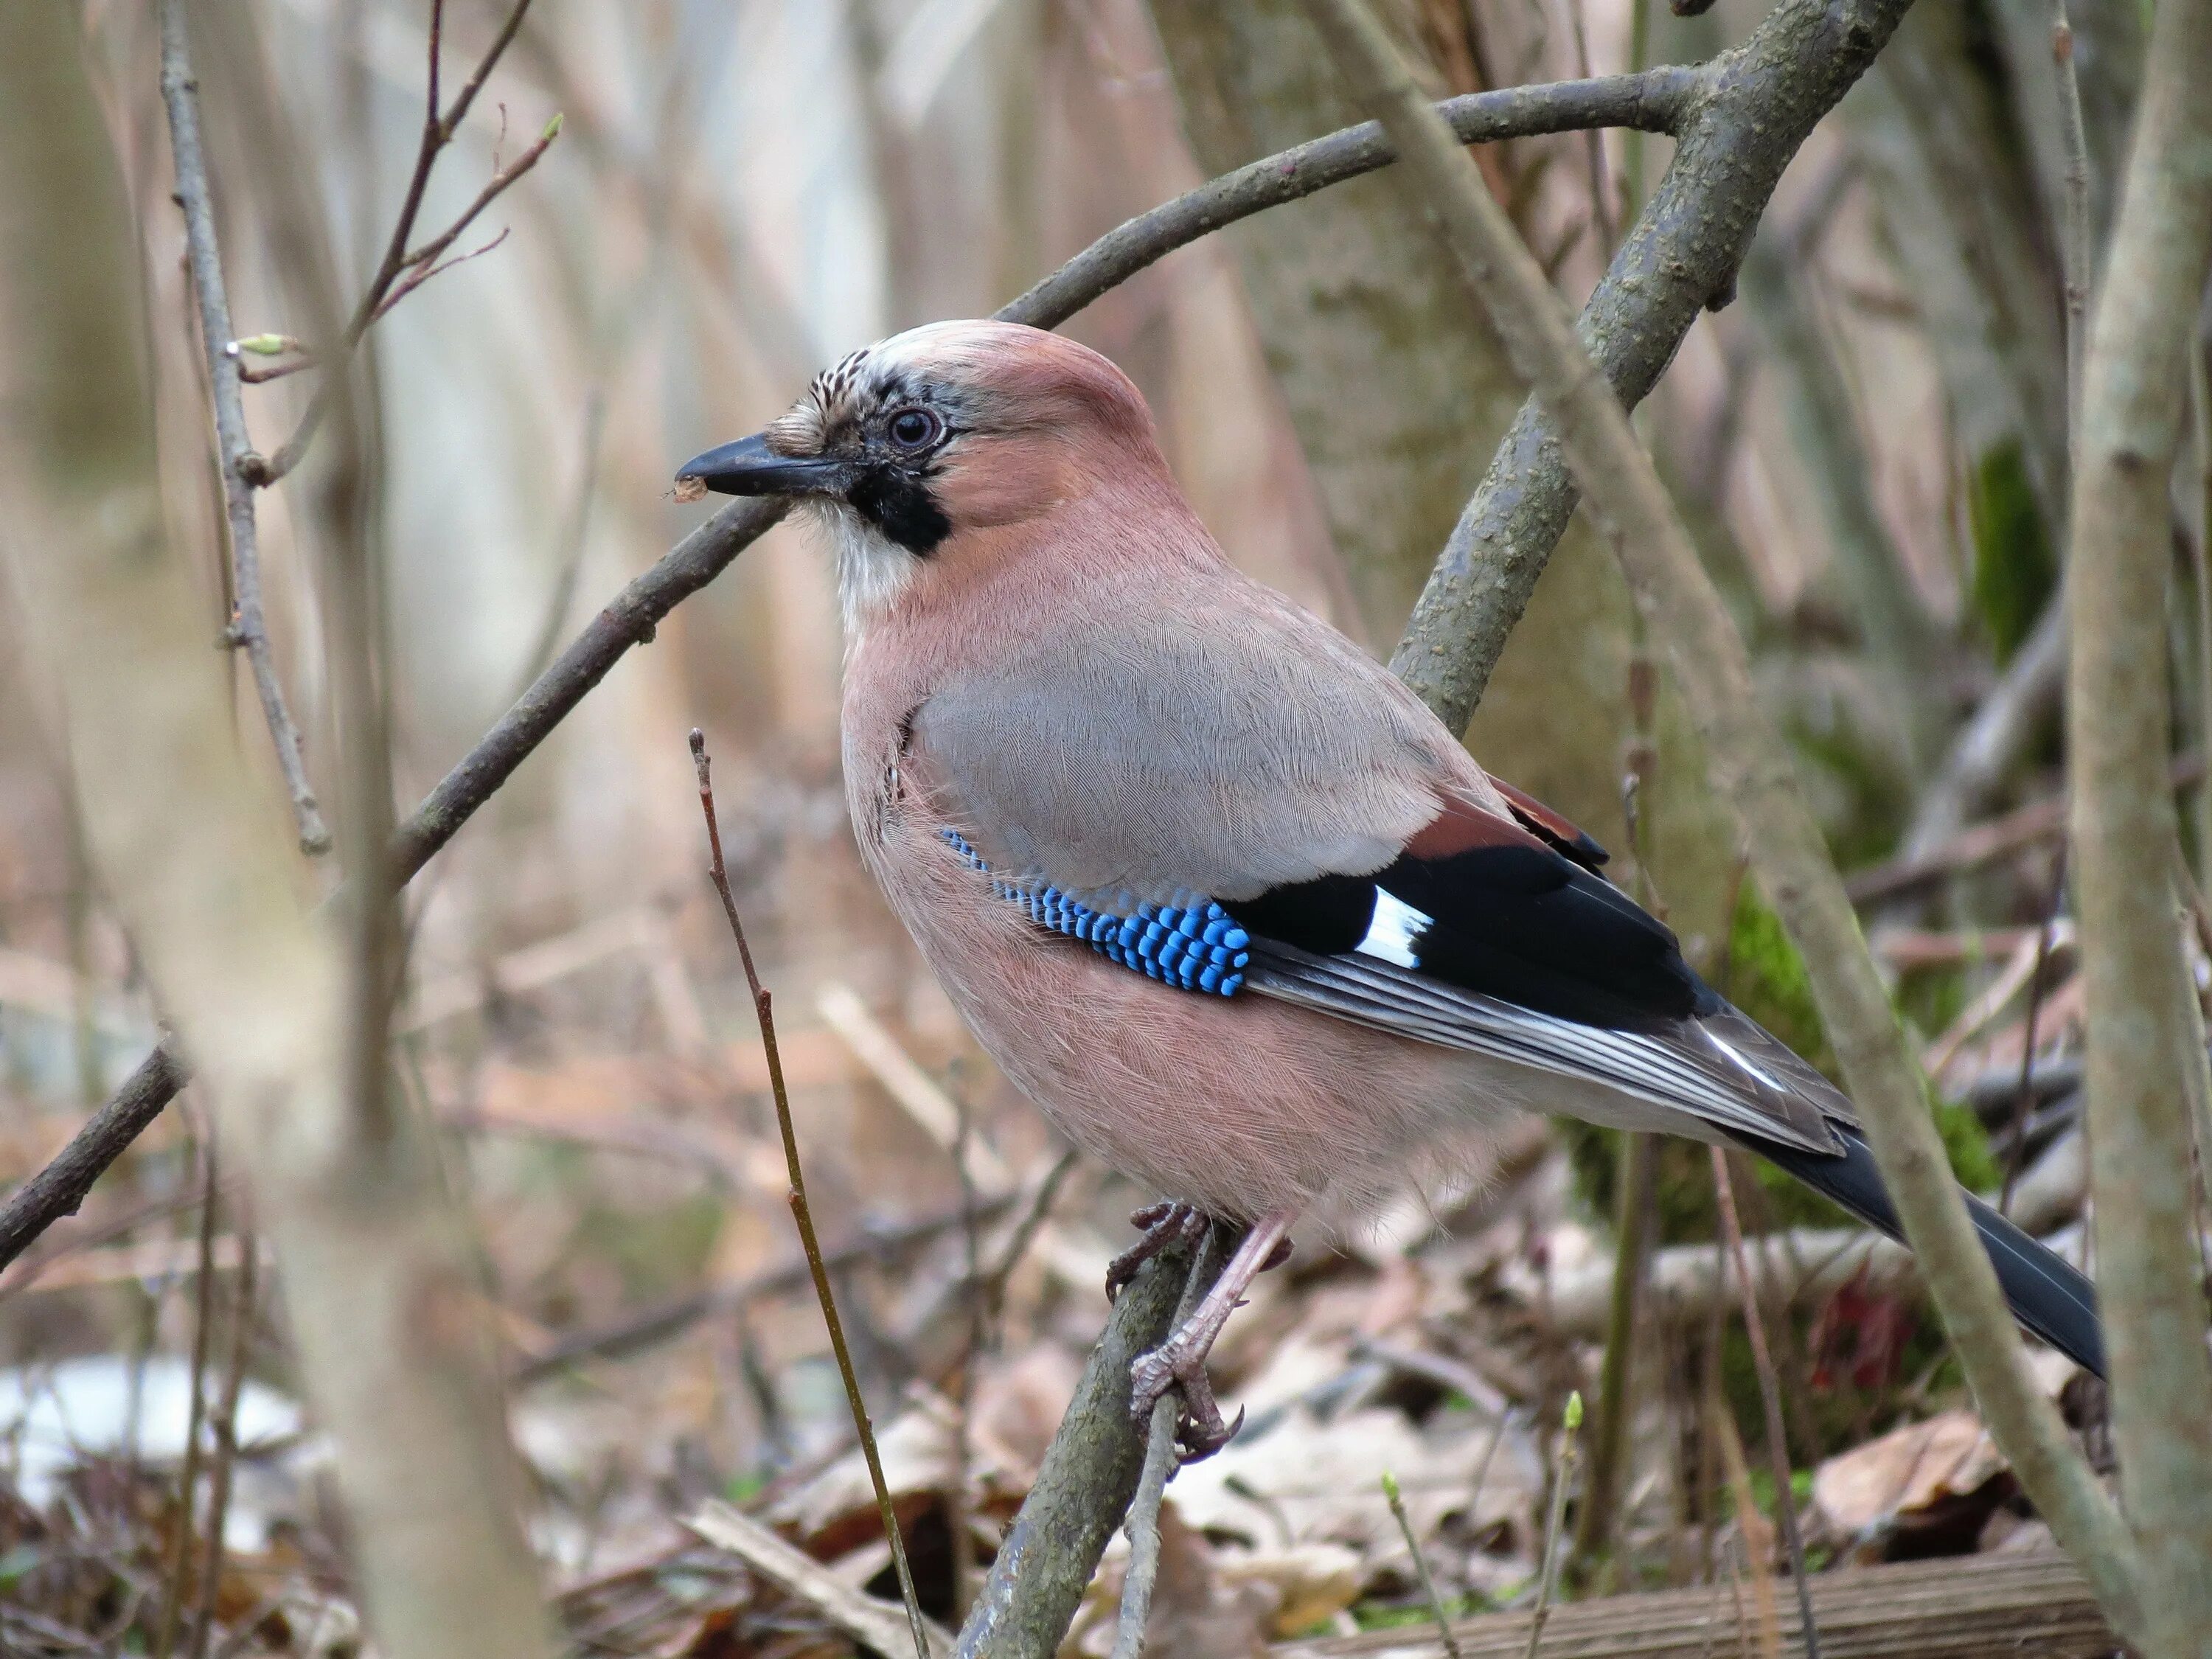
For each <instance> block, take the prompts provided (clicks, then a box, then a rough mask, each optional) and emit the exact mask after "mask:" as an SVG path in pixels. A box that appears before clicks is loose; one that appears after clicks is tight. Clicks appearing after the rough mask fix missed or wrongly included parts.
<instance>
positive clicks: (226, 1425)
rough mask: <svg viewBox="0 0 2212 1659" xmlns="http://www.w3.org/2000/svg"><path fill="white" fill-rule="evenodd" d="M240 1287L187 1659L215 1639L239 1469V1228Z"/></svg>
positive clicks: (244, 1327) (248, 1313)
mask: <svg viewBox="0 0 2212 1659" xmlns="http://www.w3.org/2000/svg"><path fill="white" fill-rule="evenodd" d="M238 1237H239V1246H240V1248H239V1255H238V1286H237V1291H236V1296H235V1300H234V1304H233V1306H232V1310H231V1329H230V1359H229V1364H228V1368H227V1369H226V1370H224V1372H223V1379H222V1405H220V1406H219V1407H216V1413H215V1416H214V1418H213V1419H211V1422H212V1424H213V1426H214V1430H215V1461H214V1462H213V1463H212V1464H210V1467H209V1480H208V1513H207V1537H206V1547H205V1549H204V1553H203V1559H202V1562H201V1566H200V1597H199V1612H198V1613H197V1617H196V1618H195V1619H194V1620H193V1622H192V1645H191V1659H207V1651H208V1642H209V1639H210V1638H211V1637H212V1636H213V1635H214V1634H215V1619H216V1601H217V1600H218V1598H219V1597H220V1595H221V1593H222V1564H223V1554H224V1550H223V1537H222V1533H223V1525H224V1522H226V1521H228V1519H229V1516H230V1486H231V1475H232V1472H233V1471H234V1469H235V1468H236V1467H237V1463H238V1401H239V1397H240V1395H241V1394H242V1393H243V1392H244V1390H245V1388H246V1361H247V1360H248V1359H249V1358H252V1352H253V1290H254V1283H253V1281H254V1277H255V1268H256V1267H257V1266H258V1261H257V1256H258V1252H257V1251H256V1249H255V1247H254V1242H253V1230H252V1227H251V1226H250V1225H246V1222H245V1221H244V1220H243V1219H241V1220H240V1224H239V1226H238Z"/></svg>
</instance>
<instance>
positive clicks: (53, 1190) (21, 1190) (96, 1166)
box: [0, 1042, 185, 1267]
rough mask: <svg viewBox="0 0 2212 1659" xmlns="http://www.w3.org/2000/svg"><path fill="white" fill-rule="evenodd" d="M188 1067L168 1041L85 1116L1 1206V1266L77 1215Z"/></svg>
mask: <svg viewBox="0 0 2212 1659" xmlns="http://www.w3.org/2000/svg"><path fill="white" fill-rule="evenodd" d="M184 1086H185V1068H184V1066H182V1065H181V1064H180V1063H179V1061H178V1060H177V1059H176V1057H175V1056H174V1054H172V1053H171V1051H170V1048H169V1047H168V1044H167V1042H163V1043H162V1044H161V1045H160V1046H159V1047H157V1048H155V1050H154V1052H153V1053H152V1054H149V1055H147V1056H146V1058H145V1059H144V1060H143V1061H141V1062H140V1064H139V1066H138V1069H137V1071H135V1072H133V1073H131V1075H130V1077H129V1078H128V1079H126V1080H125V1083H124V1085H123V1086H122V1088H120V1089H119V1090H118V1091H116V1093H115V1096H114V1098H112V1100H110V1101H109V1102H108V1103H106V1105H104V1106H102V1107H101V1108H100V1109H99V1110H98V1111H96V1112H94V1114H93V1115H91V1116H90V1117H89V1118H88V1119H87V1120H86V1121H85V1125H84V1127H82V1129H79V1130H78V1131H77V1132H76V1134H75V1135H73V1136H71V1137H70V1143H69V1145H68V1146H64V1147H63V1148H62V1149H61V1151H60V1152H57V1153H55V1154H54V1157H53V1161H52V1162H51V1163H50V1164H47V1165H46V1168H45V1169H43V1170H40V1171H39V1172H38V1174H36V1175H34V1176H32V1177H31V1178H30V1179H29V1180H28V1181H27V1182H24V1183H23V1184H22V1185H21V1186H20V1187H18V1188H15V1191H14V1192H12V1193H10V1194H8V1202H7V1203H6V1205H4V1206H0V1267H6V1266H7V1265H8V1264H9V1262H11V1261H14V1260H15V1258H16V1257H17V1256H19V1255H22V1253H23V1252H24V1251H25V1250H27V1249H29V1248H30V1246H31V1244H32V1243H33V1241H35V1240H36V1239H37V1238H38V1237H39V1235H40V1233H43V1232H44V1231H46V1229H47V1228H49V1227H51V1226H52V1225H54V1223H56V1222H57V1221H59V1220H60V1219H61V1218H63V1217H64V1216H70V1215H75V1214H76V1212H77V1206H79V1205H81V1204H82V1203H83V1202H84V1195H85V1194H87V1193H88V1192H90V1191H91V1190H92V1183H93V1182H95V1181H97V1180H99V1179H100V1176H103V1175H105V1174H106V1173H107V1166H108V1165H109V1164H112V1163H114V1162H115V1160H116V1159H117V1158H120V1157H122V1156H123V1154H124V1153H125V1152H126V1151H127V1150H128V1149H129V1148H130V1146H131V1142H132V1141H134V1140H136V1139H138V1137H139V1136H140V1135H141V1134H143V1133H145V1130H146V1126H147V1125H148V1124H149V1123H151V1122H153V1121H154V1120H155V1118H157V1117H159V1116H160V1115H161V1109H162V1108H163V1107H164V1106H167V1104H168V1103H170V1102H171V1101H172V1100H173V1099H175V1098H176V1097H177V1091H179V1089H181V1088H183V1087H184Z"/></svg>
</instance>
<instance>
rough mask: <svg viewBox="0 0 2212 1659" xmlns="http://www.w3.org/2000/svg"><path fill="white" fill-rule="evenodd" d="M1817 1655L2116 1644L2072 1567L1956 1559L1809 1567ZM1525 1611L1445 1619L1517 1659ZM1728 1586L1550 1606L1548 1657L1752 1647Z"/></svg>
mask: <svg viewBox="0 0 2212 1659" xmlns="http://www.w3.org/2000/svg"><path fill="white" fill-rule="evenodd" d="M1812 1590H1813V1618H1814V1623H1815V1624H1816V1625H1817V1626H1819V1629H1820V1652H1821V1654H1822V1656H1823V1659H1904V1656H1908V1655H1909V1656H1911V1659H2092V1656H2094V1655H2100V1654H2108V1653H2111V1652H2112V1651H2113V1650H2116V1649H2117V1648H2118V1645H2119V1644H2118V1640H2117V1639H2116V1638H2114V1637H2113V1635H2112V1632H2111V1630H2110V1629H2109V1628H2108V1627H2107V1626H2106V1623H2105V1621H2104V1619H2103V1618H2102V1616H2101V1615H2100V1614H2099V1613H2098V1611H2097V1604H2096V1602H2095V1601H2093V1599H2092V1598H2091V1596H2090V1595H2089V1589H2088V1586H2087V1584H2085V1583H2083V1582H2082V1580H2081V1575H2080V1574H2079V1573H2078V1572H2076V1571H2075V1570H2074V1567H2073V1565H2072V1564H2071V1563H2069V1561H2067V1559H2065V1558H2064V1557H2063V1556H2062V1555H2058V1554H2056V1553H2050V1552H2039V1553H2033V1554H2019V1555H1978V1556H1965V1557H1959V1558H1955V1559H1947V1560H1941V1561H1914V1562H1910V1563H1906V1564H1904V1565H1897V1566H1887V1567H1861V1568H1855V1569H1850V1570H1847V1571H1838V1572H1826V1573H1819V1574H1816V1575H1814V1578H1813V1581H1812ZM1781 1603H1782V1605H1781V1613H1782V1638H1783V1641H1782V1650H1783V1652H1784V1654H1802V1653H1803V1652H1804V1651H1805V1647H1804V1644H1803V1642H1802V1640H1801V1639H1800V1638H1799V1634H1798V1626H1797V1607H1796V1601H1795V1599H1794V1598H1792V1597H1790V1596H1784V1597H1782V1598H1781ZM1529 1617H1530V1615H1529V1614H1528V1613H1491V1614H1486V1615H1485V1616H1483V1617H1481V1618H1479V1619H1466V1620H1458V1621H1456V1622H1455V1624H1454V1625H1453V1626H1452V1633H1453V1635H1454V1636H1455V1638H1457V1640H1458V1643H1459V1647H1460V1652H1461V1654H1462V1659H1522V1656H1524V1655H1525V1654H1526V1653H1527V1652H1528V1624H1529ZM1749 1617H1750V1598H1749V1596H1748V1595H1746V1596H1745V1597H1744V1598H1743V1605H1742V1606H1741V1607H1738V1605H1737V1599H1736V1597H1735V1595H1732V1594H1731V1593H1730V1591H1729V1587H1728V1586H1727V1585H1726V1584H1724V1583H1723V1584H1721V1585H1719V1586H1717V1587H1716V1586H1711V1585H1708V1586H1703V1587H1700V1588H1698V1589H1682V1590H1658V1591H1654V1592H1652V1593H1650V1594H1647V1595H1616V1596H1607V1597H1604V1598H1601V1599H1600V1600H1596V1601H1581V1602H1575V1603H1571V1604H1570V1605H1567V1606H1564V1607H1553V1609H1552V1615H1551V1618H1550V1619H1549V1620H1547V1622H1546V1624H1545V1626H1544V1647H1543V1653H1544V1659H1727V1656H1733V1655H1736V1654H1739V1653H1751V1652H1755V1651H1756V1650H1757V1640H1756V1638H1755V1636H1754V1635H1753V1632H1752V1631H1751V1629H1750V1626H1749V1625H1748V1623H1747V1620H1748V1619H1749ZM1442 1651H1443V1649H1442V1644H1440V1643H1439V1642H1438V1641H1437V1635H1436V1630H1435V1627H1434V1626H1432V1625H1430V1624H1428V1623H1427V1622H1426V1621H1424V1622H1423V1623H1422V1624H1420V1625H1419V1626H1407V1627H1405V1628H1403V1629H1398V1630H1389V1631H1370V1632H1366V1633H1364V1634H1363V1635H1359V1636H1340V1637H1328V1638H1322V1639H1321V1640H1318V1641H1308V1642H1292V1643H1285V1644H1281V1645H1279V1646H1277V1647H1273V1648H1271V1649H1269V1650H1268V1652H1269V1653H1270V1654H1271V1655H1272V1656H1274V1659H1340V1656H1341V1659H1350V1656H1355V1655H1356V1656H1358V1659H1440V1656H1441V1654H1442Z"/></svg>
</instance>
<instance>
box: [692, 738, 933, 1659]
mask: <svg viewBox="0 0 2212 1659" xmlns="http://www.w3.org/2000/svg"><path fill="white" fill-rule="evenodd" d="M691 764H692V766H693V767H694V769H696V771H697V774H698V777H699V811H700V813H701V815H702V817H705V819H706V820H707V848H708V854H709V856H710V858H711V860H712V862H711V863H710V864H709V865H708V869H707V873H708V878H709V879H711V880H712V881H713V882H714V891H715V894H716V895H717V896H719V897H720V899H721V901H722V915H724V916H725V917H726V918H727V919H728V921H729V924H730V936H731V937H732V939H736V940H737V942H738V961H740V962H742V963H744V969H745V984H746V986H747V987H749V988H750V990H751V992H752V998H753V1015H754V1018H757V1020H759V1022H760V1034H761V1047H762V1048H763V1050H764V1051H765V1052H766V1053H767V1055H768V1080H769V1093H770V1094H771V1095H772V1096H773V1097H775V1127H776V1129H777V1131H778V1132H779V1133H781V1135H782V1137H783V1163H784V1168H785V1169H786V1170H788V1171H789V1173H790V1176H791V1218H792V1219H793V1221H794V1222H796V1223H797V1224H798V1225H799V1244H800V1246H801V1247H802V1248H803V1249H805V1252H806V1266H807V1269H808V1271H809V1272H810V1273H812V1275H813V1278H814V1295H815V1299H816V1300H817V1301H818V1302H820V1303H821V1304H822V1321H823V1323H824V1324H825V1325H827V1326H828V1327H829V1347H830V1350H831V1352H834V1353H835V1354H836V1357H837V1374H838V1376H842V1377H843V1378H844V1379H845V1398H846V1399H847V1400H848V1401H850V1402H851V1404H852V1407H853V1427H854V1430H855V1431H857V1432H858V1433H859V1435H860V1455H862V1456H863V1457H864V1458H866V1460H867V1465H868V1479H869V1480H870V1481H872V1483H873V1484H874V1486H875V1488H876V1508H877V1510H878V1512H879V1513H880V1514H881V1515H882V1516H883V1522H884V1539H885V1541H888V1542H889V1543H890V1548H891V1565H892V1566H893V1567H895V1568H896V1569H897V1571H898V1583H899V1594H900V1595H901V1596H902V1597H903V1598H904V1599H905V1601H906V1616H907V1622H908V1625H909V1626H911V1627H912V1632H913V1636H914V1651H915V1659H930V1652H929V1631H928V1627H927V1622H926V1621H925V1620H923V1618H922V1616H921V1601H920V1599H919V1598H917V1597H916V1596H915V1593H914V1570H913V1569H912V1568H911V1567H909V1566H908V1565H907V1559H906V1540H905V1538H904V1536H903V1535H902V1534H901V1532H900V1531H899V1523H898V1512H897V1511H896V1510H895V1509H893V1508H892V1506H891V1492H890V1486H887V1485H885V1484H884V1463H883V1459H882V1458H881V1457H880V1456H879V1455H878V1454H877V1451H876V1431H875V1430H874V1429H873V1428H872V1427H871V1426H870V1425H869V1422H868V1402H867V1401H866V1400H865V1399H863V1398H862V1397H861V1395H860V1378H859V1377H858V1376H855V1375H854V1371H853V1355H852V1352H851V1350H849V1349H848V1347H847V1346H845V1326H844V1322H842V1320H840V1319H839V1318H838V1317H837V1298H836V1297H835V1296H833V1295H832V1294H831V1293H830V1290H829V1268H828V1267H826V1266H824V1265H823V1260H822V1242H821V1240H819V1239H818V1238H817V1237H815V1236H814V1217H813V1215H812V1214H811V1212H809V1211H808V1209H807V1207H806V1177H805V1175H803V1174H802V1173H801V1172H800V1170H799V1136H798V1133H797V1132H796V1130H795V1129H794V1128H793V1126H792V1121H791V1097H790V1095H789V1094H788V1093H787V1092H786V1091H785V1089H784V1086H783V1059H782V1056H781V1054H778V1053H777V1051H776V1046H775V1013H774V1012H773V1011H772V1010H771V1008H770V1007H769V994H768V987H766V986H764V985H763V984H762V983H761V980H760V974H759V971H758V970H757V969H755V967H754V966H753V952H752V947H751V946H750V945H748V944H746V943H745V925H744V922H742V921H738V902H737V900H736V899H734V898H732V896H731V895H730V873H729V872H728V870H727V869H726V868H725V867H724V866H723V863H722V832H721V829H720V827H719V826H718V825H717V824H716V823H715V821H714V781H713V775H712V771H711V769H710V764H709V763H708V759H707V734H706V733H705V732H701V731H699V730H697V729H696V727H695V728H694V729H693V731H692V732H691Z"/></svg>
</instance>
